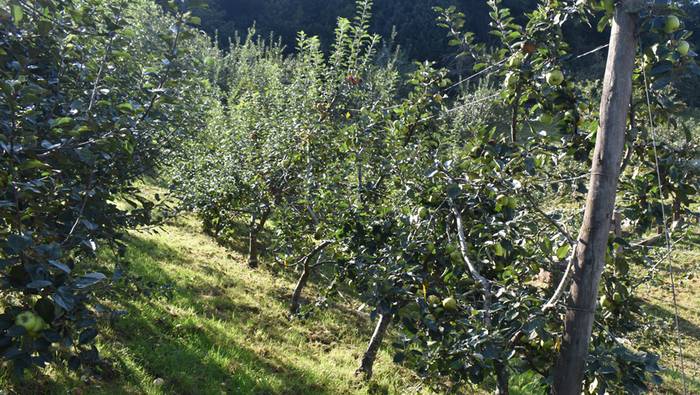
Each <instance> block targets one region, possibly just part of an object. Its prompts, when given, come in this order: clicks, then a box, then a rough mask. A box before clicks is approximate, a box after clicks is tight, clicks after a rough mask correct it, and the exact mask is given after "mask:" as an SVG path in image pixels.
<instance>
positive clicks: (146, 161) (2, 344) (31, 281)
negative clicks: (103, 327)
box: [0, 0, 210, 372]
mask: <svg viewBox="0 0 700 395" xmlns="http://www.w3.org/2000/svg"><path fill="white" fill-rule="evenodd" d="M0 20H2V24H1V27H0V74H1V75H2V78H1V79H0V113H1V114H2V117H1V121H0V150H1V152H2V155H1V156H0V163H1V165H0V167H1V168H2V172H1V173H0V191H2V192H0V247H1V248H2V249H1V250H0V274H1V276H2V277H1V280H0V281H1V282H0V287H1V288H2V295H3V296H2V306H3V308H4V312H3V314H2V315H0V330H1V331H2V337H0V351H1V352H2V358H3V359H5V360H11V361H12V362H13V365H14V367H15V369H16V370H17V371H18V372H21V371H22V370H23V369H25V368H27V367H30V366H33V365H37V366H44V365H45V364H47V363H49V362H52V361H67V362H68V365H69V366H70V367H71V368H77V367H79V366H80V365H81V364H91V363H94V362H97V361H98V360H99V357H98V353H97V349H96V348H95V346H94V345H93V343H94V342H93V340H94V339H95V337H96V336H97V333H98V332H97V329H96V320H97V318H98V317H99V316H100V315H101V314H103V313H104V307H103V306H100V305H99V303H98V302H96V301H95V299H94V298H93V297H92V296H93V294H94V293H95V292H96V291H97V290H98V289H100V288H101V287H105V286H108V284H107V283H109V282H110V279H109V278H108V276H107V275H106V274H104V273H102V271H103V270H101V271H99V272H97V271H92V270H93V268H94V265H93V264H91V263H90V261H91V257H93V256H94V255H95V253H96V251H97V249H98V248H112V249H114V250H115V251H120V250H121V243H120V242H119V237H120V234H121V233H122V231H123V229H125V228H127V227H131V226H134V225H137V224H144V223H148V222H149V221H150V218H151V212H152V211H153V210H154V209H155V208H156V206H155V204H154V203H153V202H151V201H149V200H148V199H145V198H142V197H140V196H139V195H138V194H137V190H136V188H135V187H134V186H133V183H134V181H135V180H136V179H138V178H139V177H141V176H142V175H144V174H146V173H152V172H153V171H154V169H155V168H157V166H158V165H159V164H160V163H161V160H160V159H161V158H160V155H162V154H164V153H166V152H168V151H169V150H172V149H175V147H176V146H177V145H178V143H179V141H180V140H181V139H183V138H184V136H186V135H187V133H188V132H189V131H190V129H189V128H190V127H192V125H193V124H194V122H192V117H196V114H197V111H198V109H199V108H200V107H201V105H202V104H203V103H202V99H201V92H204V91H206V86H207V81H205V80H204V79H203V78H200V77H198V76H196V75H194V73H193V71H194V70H195V69H196V68H198V66H199V65H198V64H197V63H198V61H199V62H200V63H201V60H202V57H203V54H204V53H205V52H206V51H208V50H209V48H210V45H209V40H208V39H207V38H205V37H204V36H203V35H200V34H199V33H196V32H195V31H194V30H192V29H189V28H188V27H187V23H188V22H196V20H192V19H191V18H190V16H189V13H187V12H185V11H184V10H180V9H177V8H172V9H170V10H169V11H168V13H165V12H164V11H163V10H162V9H160V7H157V6H156V5H155V4H153V3H151V2H149V1H120V2H102V1H69V0H47V1H41V2H25V1H15V0H12V1H9V2H5V3H4V4H3V5H2V8H0ZM183 43H184V45H183ZM194 92H199V94H197V95H195V94H194ZM120 201H123V202H126V204H125V205H121V204H118V202H120ZM122 206H126V208H124V207H122ZM101 269H107V268H101ZM121 272H122V268H114V276H113V278H112V280H111V281H117V280H118V279H119V277H120V273H121ZM22 317H24V318H27V317H29V318H31V319H30V320H29V321H30V323H29V324H28V323H27V320H26V319H23V318H22ZM37 322H38V323H37ZM34 323H36V324H34Z"/></svg>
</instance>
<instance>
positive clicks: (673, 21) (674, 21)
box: [664, 15, 681, 33]
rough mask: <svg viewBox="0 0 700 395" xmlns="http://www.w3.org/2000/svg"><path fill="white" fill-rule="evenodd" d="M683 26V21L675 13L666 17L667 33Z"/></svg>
mask: <svg viewBox="0 0 700 395" xmlns="http://www.w3.org/2000/svg"><path fill="white" fill-rule="evenodd" d="M680 27H681V21H680V19H678V17H677V16H675V15H670V16H669V17H667V18H666V24H665V25H664V31H665V32H666V33H673V32H675V31H676V30H678V28H680Z"/></svg>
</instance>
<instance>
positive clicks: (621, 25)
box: [552, 0, 639, 395]
mask: <svg viewBox="0 0 700 395" xmlns="http://www.w3.org/2000/svg"><path fill="white" fill-rule="evenodd" d="M638 11H639V2H638V1H636V0H619V1H618V4H617V7H616V9H615V13H614V16H613V18H612V31H611V33H610V47H609V50H608V51H609V52H608V60H607V65H606V69H605V78H604V80H603V94H602V97H601V103H600V126H599V129H598V134H597V137H596V146H595V151H594V154H593V159H592V161H593V164H592V168H591V181H590V185H589V190H588V198H587V200H586V208H585V212H584V218H583V224H582V226H581V230H580V232H579V236H578V245H577V248H576V255H577V259H576V260H575V262H576V263H575V266H574V267H573V282H572V285H571V294H570V297H569V300H568V311H567V313H566V319H565V324H564V336H563V341H562V346H561V351H560V353H559V358H558V360H557V362H556V365H555V367H554V384H553V387H552V393H554V394H557V395H579V394H581V388H582V382H583V377H584V372H585V368H586V359H587V357H588V347H589V344H590V339H591V332H592V328H593V321H594V318H595V309H596V301H597V299H598V285H599V283H600V277H601V274H602V272H603V268H604V266H605V253H606V249H607V245H608V237H609V236H610V222H611V219H612V214H613V209H614V207H615V195H616V192H617V184H618V178H619V173H620V164H621V161H622V153H623V150H624V145H625V131H626V129H627V113H628V110H629V105H630V97H631V94H632V73H633V71H634V60H635V53H636V50H637V39H636V36H635V30H636V22H637V14H638Z"/></svg>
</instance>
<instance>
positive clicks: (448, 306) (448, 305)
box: [442, 296, 457, 311]
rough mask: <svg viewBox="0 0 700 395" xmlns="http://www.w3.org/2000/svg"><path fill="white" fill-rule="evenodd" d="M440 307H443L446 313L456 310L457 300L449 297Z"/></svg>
mask: <svg viewBox="0 0 700 395" xmlns="http://www.w3.org/2000/svg"><path fill="white" fill-rule="evenodd" d="M442 307H444V308H445V310H447V311H455V310H457V300H456V299H455V298H453V297H451V296H450V297H449V298H445V299H444V300H443V301H442Z"/></svg>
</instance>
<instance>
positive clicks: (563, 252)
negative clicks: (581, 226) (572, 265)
mask: <svg viewBox="0 0 700 395" xmlns="http://www.w3.org/2000/svg"><path fill="white" fill-rule="evenodd" d="M570 250H571V246H570V245H569V244H564V245H563V246H561V247H559V248H557V258H559V259H560V260H561V259H564V258H566V257H567V255H569V251H570Z"/></svg>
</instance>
